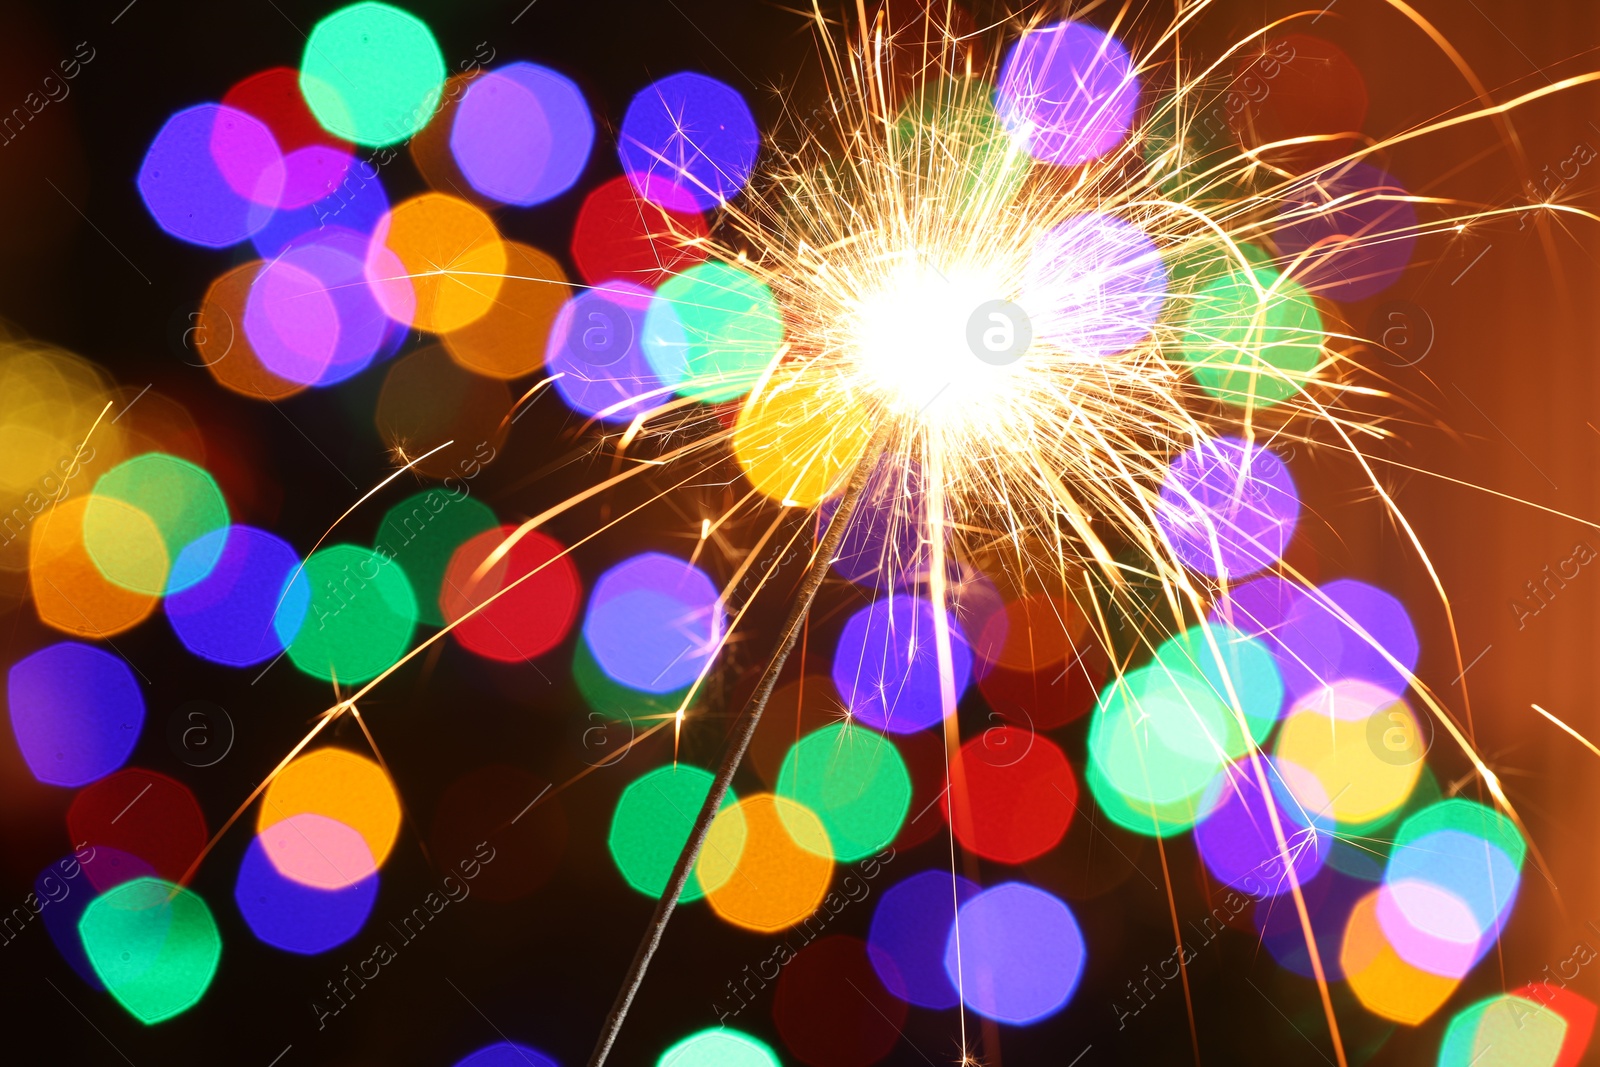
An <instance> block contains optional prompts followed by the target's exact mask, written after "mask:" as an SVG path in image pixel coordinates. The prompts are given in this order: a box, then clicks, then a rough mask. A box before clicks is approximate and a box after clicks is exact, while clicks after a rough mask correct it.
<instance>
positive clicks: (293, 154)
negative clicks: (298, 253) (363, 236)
mask: <svg viewBox="0 0 1600 1067" xmlns="http://www.w3.org/2000/svg"><path fill="white" fill-rule="evenodd" d="M222 104H223V106H224V107H229V108H233V109H234V110H235V111H241V112H243V113H245V114H247V115H249V116H251V117H252V118H254V119H256V120H257V121H259V122H261V123H263V124H264V125H265V126H266V127H267V129H268V130H269V131H271V133H272V137H273V140H274V141H275V142H276V143H277V147H278V150H279V151H280V152H282V153H283V170H284V180H283V194H282V196H281V197H279V199H278V202H277V203H276V204H268V205H266V206H269V207H274V208H277V209H279V210H289V211H293V210H296V209H298V208H303V207H306V206H307V205H309V204H311V203H314V202H315V201H318V200H321V199H322V198H323V197H325V196H327V195H328V194H329V193H331V192H333V191H334V190H335V189H337V188H338V187H339V185H340V184H341V183H342V182H343V181H344V179H345V175H346V174H347V173H348V172H349V170H350V165H351V163H352V162H353V160H352V158H351V154H350V144H349V142H347V141H343V140H340V139H339V138H337V137H334V136H332V135H331V134H329V133H328V132H327V131H325V130H323V129H322V127H321V126H320V125H318V123H317V120H316V117H315V116H314V115H312V114H311V110H310V108H308V107H307V106H306V102H305V97H304V96H302V95H301V93H300V75H299V73H298V72H297V71H294V70H291V69H290V68H288V67H273V68H271V69H269V70H263V71H260V72H259V73H256V74H252V75H250V77H248V78H245V79H244V80H243V81H241V82H238V83H236V84H235V85H234V86H233V88H231V89H229V90H228V91H227V93H226V94H225V95H224V96H223V97H222Z"/></svg>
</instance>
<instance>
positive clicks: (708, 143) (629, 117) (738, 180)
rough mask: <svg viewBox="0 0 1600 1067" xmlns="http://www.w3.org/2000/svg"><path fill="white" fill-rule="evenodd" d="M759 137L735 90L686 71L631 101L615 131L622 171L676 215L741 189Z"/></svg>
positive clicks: (645, 194)
mask: <svg viewBox="0 0 1600 1067" xmlns="http://www.w3.org/2000/svg"><path fill="white" fill-rule="evenodd" d="M760 150H761V133H760V131H759V130H758V129H756V121H755V116H753V115H752V114H751V113H750V107H749V105H748V104H746V103H745V102H744V98H743V97H741V96H740V95H739V93H738V91H737V90H735V89H734V88H732V87H731V86H729V85H726V84H724V83H722V82H719V81H717V80H716V79H715V78H709V77H707V76H706V75H704V74H696V73H693V72H690V71H686V72H684V73H682V74H673V75H671V76H669V77H666V78H662V79H661V80H660V81H658V82H655V83H653V84H651V85H649V86H648V87H646V88H645V89H643V90H641V91H640V92H639V94H638V95H637V96H635V97H634V98H633V101H632V102H631V103H629V104H628V110H627V112H626V114H624V115H623V116H622V128H621V130H620V131H619V132H618V134H617V154H618V156H619V157H621V159H622V169H623V172H624V173H625V174H626V175H627V176H628V180H629V181H630V182H632V183H633V185H634V188H635V189H637V190H638V192H639V195H640V196H642V197H644V198H645V199H646V200H649V201H650V202H652V203H655V204H659V205H661V206H662V207H664V208H667V209H669V210H672V211H709V210H711V209H712V208H716V207H720V206H721V205H722V204H723V202H725V201H727V200H728V199H730V198H732V197H733V195H734V194H736V193H737V192H739V190H740V189H743V188H744V186H745V183H746V182H748V181H749V180H750V174H751V172H752V171H754V170H755V165H756V155H757V153H759V152H760Z"/></svg>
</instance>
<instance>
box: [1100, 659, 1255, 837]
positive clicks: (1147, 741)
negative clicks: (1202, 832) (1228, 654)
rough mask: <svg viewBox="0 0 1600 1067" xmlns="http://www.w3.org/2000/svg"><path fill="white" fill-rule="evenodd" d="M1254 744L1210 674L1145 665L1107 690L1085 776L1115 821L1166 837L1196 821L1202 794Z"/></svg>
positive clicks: (1122, 677)
mask: <svg viewBox="0 0 1600 1067" xmlns="http://www.w3.org/2000/svg"><path fill="white" fill-rule="evenodd" d="M1248 747H1249V739H1248V738H1247V737H1246V735H1245V733H1244V731H1243V730H1242V729H1241V728H1240V726H1239V722H1238V720H1237V719H1236V718H1235V717H1234V715H1233V712H1232V711H1231V710H1230V709H1229V708H1228V707H1227V706H1226V705H1225V704H1224V703H1223V702H1222V700H1221V699H1220V698H1219V697H1218V695H1217V692H1216V690H1215V689H1213V688H1212V686H1211V684H1210V683H1209V682H1208V681H1206V680H1204V679H1202V678H1197V677H1195V676H1193V675H1191V674H1188V673H1179V672H1172V671H1168V670H1166V669H1163V668H1162V667H1159V666H1147V667H1141V668H1138V669H1136V670H1132V671H1129V672H1127V673H1126V674H1124V675H1122V676H1121V677H1119V678H1113V679H1112V681H1111V682H1110V683H1109V684H1108V685H1107V686H1106V688H1105V690H1103V691H1102V692H1101V694H1100V705H1099V707H1098V708H1097V709H1096V711H1095V713H1094V716H1093V719H1092V721H1091V723H1090V726H1089V769H1088V774H1087V775H1086V778H1087V780H1088V783H1089V788H1090V791H1091V792H1093V793H1094V796H1095V800H1096V801H1098V802H1099V804H1100V806H1101V808H1102V809H1103V810H1104V812H1105V814H1106V815H1107V816H1109V817H1110V818H1111V819H1112V820H1113V821H1114V822H1116V823H1118V824H1119V825H1121V826H1123V827H1124V828H1126V829H1129V830H1133V831H1135V832H1136V833H1142V834H1151V835H1155V836H1161V837H1166V836H1170V835H1171V834H1174V833H1177V832H1179V831H1181V830H1184V829H1187V828H1188V827H1190V826H1192V825H1193V824H1194V822H1195V820H1196V819H1198V818H1199V817H1200V815H1201V813H1202V812H1201V808H1200V798H1201V794H1202V793H1204V791H1205V790H1206V788H1207V787H1208V786H1209V785H1210V784H1211V782H1212V780H1213V778H1214V777H1215V775H1216V773H1217V772H1218V771H1220V770H1221V769H1222V768H1223V766H1225V765H1226V763H1227V762H1228V761H1229V760H1232V759H1237V758H1238V757H1239V756H1242V755H1244V754H1245V752H1246V751H1247V749H1248Z"/></svg>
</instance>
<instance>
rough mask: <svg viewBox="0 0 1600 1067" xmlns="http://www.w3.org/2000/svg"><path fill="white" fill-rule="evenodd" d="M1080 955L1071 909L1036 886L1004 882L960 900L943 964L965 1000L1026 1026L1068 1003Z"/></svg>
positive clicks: (974, 1007) (1080, 935)
mask: <svg viewBox="0 0 1600 1067" xmlns="http://www.w3.org/2000/svg"><path fill="white" fill-rule="evenodd" d="M1086 959H1087V953H1086V952H1085V949H1084V944H1083V933H1082V931H1080V930H1079V929H1078V920H1077V919H1075V918H1073V915H1072V911H1071V909H1069V908H1068V907H1067V906H1066V905H1065V904H1063V903H1062V902H1061V901H1060V900H1057V899H1056V898H1055V897H1053V896H1051V895H1050V894H1049V893H1046V892H1045V891H1044V890H1042V889H1035V888H1034V887H1033V886H1030V885H1025V884H1023V883H1021V882H1005V883H1002V884H1001V885H997V886H994V887H993V888H991V889H985V890H983V891H982V892H980V893H978V894H976V895H975V896H973V897H972V898H971V899H970V900H968V901H966V902H965V903H964V904H962V905H961V909H960V911H958V912H957V913H956V920H955V922H954V923H953V924H952V927H951V930H950V935H949V939H948V940H947V941H946V942H945V950H944V969H945V973H946V974H948V975H949V976H950V979H951V981H952V982H953V983H954V984H955V986H956V988H957V989H959V990H960V991H961V995H962V998H963V1000H965V1002H966V1005H967V1007H969V1008H971V1009H972V1010H973V1011H975V1012H977V1013H978V1014H979V1015H982V1016H983V1017H984V1018H987V1019H994V1020H996V1021H997V1022H1003V1023H1010V1024H1012V1025H1013V1026H1026V1025H1028V1024H1029V1023H1034V1022H1038V1021H1039V1020H1040V1019H1045V1018H1048V1017H1049V1016H1051V1015H1054V1014H1055V1013H1056V1012H1058V1011H1060V1010H1061V1009H1062V1008H1064V1007H1065V1006H1066V1004H1067V1001H1069V1000H1070V999H1072V994H1073V993H1074V992H1075V991H1076V990H1077V988H1078V979H1079V978H1081V977H1082V976H1083V965H1084V961H1085V960H1086Z"/></svg>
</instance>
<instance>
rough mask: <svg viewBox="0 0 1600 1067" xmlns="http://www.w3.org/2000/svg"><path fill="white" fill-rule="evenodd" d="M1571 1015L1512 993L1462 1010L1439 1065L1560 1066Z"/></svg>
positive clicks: (1453, 1023)
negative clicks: (1564, 1014) (1562, 1014)
mask: <svg viewBox="0 0 1600 1067" xmlns="http://www.w3.org/2000/svg"><path fill="white" fill-rule="evenodd" d="M1566 1037H1567V1020H1566V1019H1564V1018H1562V1017H1561V1014H1560V1013H1559V1012H1555V1011H1552V1010H1550V1009H1549V1008H1547V1007H1545V1006H1544V1005H1543V1004H1539V1003H1537V1002H1535V1001H1532V1000H1529V999H1527V998H1526V997H1519V996H1516V995H1514V994H1511V993H1501V994H1499V995H1497V996H1493V997H1488V998H1486V999H1484V1000H1480V1001H1478V1002H1477V1003H1476V1004H1471V1005H1469V1006H1467V1007H1465V1008H1462V1009H1461V1010H1460V1011H1458V1012H1456V1014H1455V1017H1454V1018H1452V1019H1451V1020H1450V1025H1449V1026H1447V1027H1445V1031H1444V1038H1443V1040H1441V1041H1440V1042H1439V1067H1555V1064H1556V1063H1557V1062H1558V1061H1559V1060H1560V1058H1561V1051H1562V1046H1563V1045H1564V1044H1565V1043H1566Z"/></svg>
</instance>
